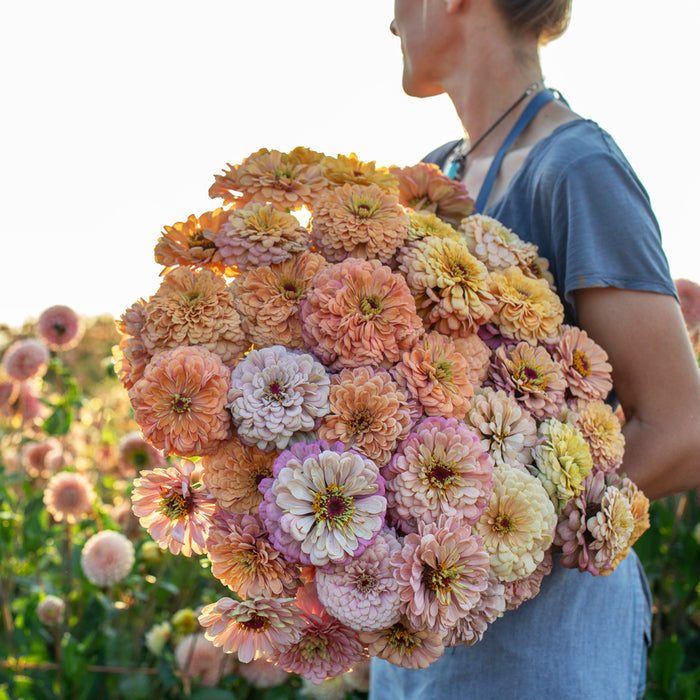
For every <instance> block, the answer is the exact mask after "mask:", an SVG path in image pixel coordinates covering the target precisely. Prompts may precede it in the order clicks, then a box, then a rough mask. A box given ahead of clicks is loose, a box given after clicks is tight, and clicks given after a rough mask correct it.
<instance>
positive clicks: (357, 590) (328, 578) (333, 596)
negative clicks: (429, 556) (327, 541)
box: [314, 528, 401, 631]
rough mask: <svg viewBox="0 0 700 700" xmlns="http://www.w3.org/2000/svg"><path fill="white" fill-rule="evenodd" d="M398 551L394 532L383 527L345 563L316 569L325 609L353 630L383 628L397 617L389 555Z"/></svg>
mask: <svg viewBox="0 0 700 700" xmlns="http://www.w3.org/2000/svg"><path fill="white" fill-rule="evenodd" d="M400 551H401V545H400V544H399V542H398V540H397V539H396V535H395V534H394V533H393V531H391V530H389V529H386V528H385V529H383V530H382V531H381V532H380V533H379V534H378V535H377V537H376V539H375V540H374V542H373V543H372V544H371V545H369V546H368V547H367V549H365V551H364V552H362V554H360V555H359V556H358V557H355V558H354V559H353V560H352V561H351V562H350V563H349V564H348V565H346V566H340V565H337V566H329V567H326V568H325V569H317V570H316V576H315V578H314V581H315V583H316V591H317V593H318V597H319V600H320V601H321V602H322V603H323V604H324V605H325V606H326V609H327V610H328V612H329V613H330V614H331V615H333V616H334V617H336V618H337V619H338V620H340V621H341V622H342V623H343V624H345V625H347V626H348V627H351V628H352V629H354V630H364V631H370V630H383V629H385V628H386V627H390V626H391V625H393V624H394V623H396V622H398V621H399V617H400V609H399V604H400V600H399V585H398V582H397V581H396V579H395V578H394V570H393V567H392V565H391V556H392V554H394V553H395V552H400Z"/></svg>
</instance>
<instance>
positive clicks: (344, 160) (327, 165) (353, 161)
mask: <svg viewBox="0 0 700 700" xmlns="http://www.w3.org/2000/svg"><path fill="white" fill-rule="evenodd" d="M321 167H322V168H323V176H324V178H325V179H326V183H327V187H329V188H331V189H332V188H336V187H342V186H343V185H348V184H350V185H363V186H368V185H376V186H378V187H381V189H382V190H384V191H385V192H387V193H389V194H391V195H396V194H397V193H398V187H399V183H398V180H397V179H396V176H394V175H393V174H392V173H391V172H390V171H389V170H388V169H387V168H382V167H377V166H376V164H375V163H374V161H372V162H371V163H364V162H363V161H361V160H360V159H359V158H358V157H357V155H355V154H354V153H351V154H350V155H349V156H346V155H342V154H340V155H338V156H337V157H336V158H333V157H332V156H326V157H325V158H324V159H323V160H322V161H321Z"/></svg>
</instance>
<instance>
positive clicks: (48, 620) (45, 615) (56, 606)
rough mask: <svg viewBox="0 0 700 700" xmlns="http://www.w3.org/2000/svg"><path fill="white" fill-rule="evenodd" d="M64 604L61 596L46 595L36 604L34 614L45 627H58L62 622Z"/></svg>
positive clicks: (64, 609)
mask: <svg viewBox="0 0 700 700" xmlns="http://www.w3.org/2000/svg"><path fill="white" fill-rule="evenodd" d="M65 611H66V604H65V602H64V601H63V599H62V598H59V597H58V596H55V595H47V596H45V597H44V598H42V600H41V602H40V603H39V604H38V605H37V606H36V616H37V617H38V618H39V620H41V622H43V623H44V624H45V625H46V626H47V627H58V625H60V624H61V623H62V622H63V617H64V615H65Z"/></svg>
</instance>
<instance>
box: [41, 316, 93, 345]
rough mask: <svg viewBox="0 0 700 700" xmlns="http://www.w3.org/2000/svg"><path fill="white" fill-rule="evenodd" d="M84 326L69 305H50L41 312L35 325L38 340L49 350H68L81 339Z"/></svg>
mask: <svg viewBox="0 0 700 700" xmlns="http://www.w3.org/2000/svg"><path fill="white" fill-rule="evenodd" d="M84 332H85V326H84V324H83V321H82V319H81V318H80V316H78V314H77V313H75V311H73V309H71V308H70V307H69V306H61V305H57V306H51V307H49V308H48V309H45V310H44V311H42V312H41V315H40V316H39V320H38V321H37V325H36V333H37V336H38V337H39V340H41V341H42V342H44V343H45V344H46V345H48V346H49V348H50V349H51V350H59V351H60V350H70V349H71V348H74V347H75V346H76V345H77V344H78V343H79V342H80V341H81V339H82V337H83V333H84Z"/></svg>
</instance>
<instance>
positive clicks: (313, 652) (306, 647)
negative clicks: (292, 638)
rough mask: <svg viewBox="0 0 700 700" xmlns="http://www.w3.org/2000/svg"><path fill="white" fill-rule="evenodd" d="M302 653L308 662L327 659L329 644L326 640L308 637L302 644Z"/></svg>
mask: <svg viewBox="0 0 700 700" xmlns="http://www.w3.org/2000/svg"><path fill="white" fill-rule="evenodd" d="M300 651H301V655H302V656H303V657H304V659H306V660H307V661H309V660H311V659H326V658H327V657H328V644H327V643H326V640H325V639H321V638H319V637H307V638H306V639H304V640H302V642H301V643H300Z"/></svg>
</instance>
